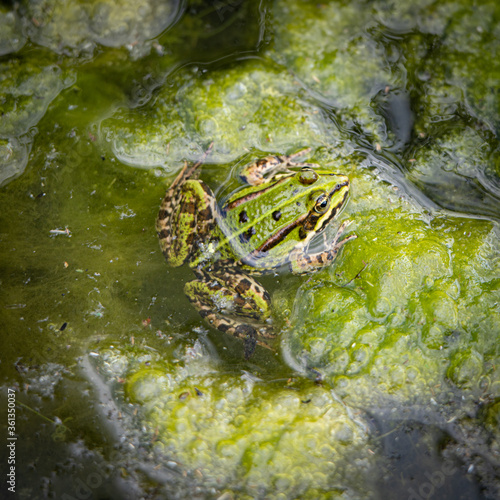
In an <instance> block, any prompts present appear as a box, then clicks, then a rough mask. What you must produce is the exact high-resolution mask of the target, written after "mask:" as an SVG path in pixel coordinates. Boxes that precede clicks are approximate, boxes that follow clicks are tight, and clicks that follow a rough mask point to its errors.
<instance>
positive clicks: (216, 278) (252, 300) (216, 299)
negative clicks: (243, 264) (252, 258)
mask: <svg viewBox="0 0 500 500" xmlns="http://www.w3.org/2000/svg"><path fill="white" fill-rule="evenodd" d="M196 275H197V277H198V279H196V280H194V281H190V282H188V283H186V285H185V287H184V292H185V293H186V295H187V296H188V298H189V300H190V301H191V303H192V304H193V306H194V307H195V308H196V309H197V310H198V312H199V313H200V315H201V317H202V318H203V319H204V320H205V321H206V322H207V323H208V324H210V325H211V326H212V327H214V328H217V329H218V330H219V331H221V332H224V333H227V334H229V335H232V336H234V337H238V338H240V339H241V340H243V342H244V349H245V358H246V359H248V358H249V357H250V356H251V355H252V354H253V352H254V351H255V347H256V345H260V346H262V347H266V348H268V349H272V347H271V343H272V342H271V341H272V339H273V338H275V335H274V334H273V333H272V329H271V327H270V326H269V325H266V324H265V322H266V320H268V319H269V317H270V312H271V310H270V306H271V300H270V298H269V295H268V293H267V292H266V290H265V289H264V288H263V287H262V286H261V285H260V284H259V283H258V282H257V281H255V280H254V279H253V278H251V277H250V276H247V275H245V274H242V273H238V272H235V271H231V270H227V269H226V270H222V269H220V270H218V271H215V272H214V271H212V272H210V273H209V272H207V271H199V270H197V271H196Z"/></svg>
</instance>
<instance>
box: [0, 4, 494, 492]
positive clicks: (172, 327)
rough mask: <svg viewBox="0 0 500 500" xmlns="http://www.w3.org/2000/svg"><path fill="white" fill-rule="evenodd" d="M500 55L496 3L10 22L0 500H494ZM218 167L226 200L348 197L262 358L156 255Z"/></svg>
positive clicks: (279, 278)
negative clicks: (159, 225) (286, 173)
mask: <svg viewBox="0 0 500 500" xmlns="http://www.w3.org/2000/svg"><path fill="white" fill-rule="evenodd" d="M499 53H500V6H499V4H498V2H495V1H493V0H489V1H488V0H485V1H483V2H472V1H467V0H455V1H451V0H440V1H437V0H434V1H432V0H418V1H415V2H409V1H398V0H396V1H394V2H386V1H382V0H379V1H378V0H374V1H368V0H365V1H363V0H355V1H324V2H321V3H317V2H307V1H303V0H274V1H266V0H263V1H261V2H250V1H243V0H221V1H209V2H202V1H196V0H192V1H184V2H177V1H175V0H170V1H164V2H160V1H154V0H148V1H144V2H131V1H129V0H120V1H116V2H111V1H107V0H101V1H97V0H95V1H94V0H92V1H87V2H84V1H80V0H75V1H73V2H64V1H62V0H36V1H24V0H23V1H19V2H9V1H7V2H2V3H0V265H1V273H0V283H1V288H0V290H1V299H0V326H1V330H0V331H1V335H2V349H1V353H2V354H1V358H0V361H1V362H0V374H1V397H0V407H1V411H0V415H1V420H0V428H1V429H2V439H3V450H4V451H3V452H2V454H1V456H0V464H1V466H0V470H1V472H2V484H1V491H2V498H19V499H38V498H40V499H42V498H55V499H66V500H74V499H88V498H92V499H93V498H96V499H103V498H113V499H114V498H117V499H118V498H120V499H121V498H130V499H136V498H137V499H138V498H145V499H153V498H167V499H193V498H194V499H212V498H213V499H220V500H231V499H254V498H257V499H342V500H351V499H352V500H354V499H378V498H389V499H392V498H394V499H409V500H420V499H429V498H434V499H438V498H439V499H446V500H448V499H450V500H451V499H454V500H455V499H488V498H498V497H499V495H500V473H499V471H500V343H499V341H500V227H499V220H500V141H499V136H500V59H499V58H498V54H499ZM210 144H213V146H212V149H211V151H210V154H209V155H208V157H207V158H206V160H205V165H204V166H203V170H202V178H203V180H204V181H205V182H206V183H207V185H209V187H210V189H211V190H212V191H213V192H214V193H215V196H216V197H217V199H219V200H223V199H224V197H227V195H228V194H229V193H230V192H232V191H233V190H234V189H235V188H237V187H238V186H239V185H241V182H240V179H239V174H240V172H241V169H242V168H243V167H244V166H245V165H247V164H248V163H249V162H251V161H253V160H256V159H258V158H261V157H265V156H268V155H289V154H293V153H296V152H297V151H300V150H302V149H305V148H310V151H309V152H308V153H307V154H306V155H305V157H304V160H303V161H306V162H310V163H316V164H319V165H320V166H321V168H322V169H323V170H325V171H327V172H332V173H339V174H343V175H346V176H348V177H349V179H350V192H349V200H348V202H347V204H346V205H345V207H344V209H343V210H342V212H341V213H340V214H339V215H338V216H337V218H336V220H335V222H334V223H333V224H332V230H333V231H334V230H335V227H337V226H338V224H339V223H341V222H342V221H346V220H350V221H352V224H351V225H350V226H349V228H348V234H356V235H357V238H356V239H355V240H352V241H349V243H347V244H346V245H345V246H344V247H343V248H342V249H341V251H340V253H339V255H338V256H337V258H336V259H335V260H334V261H333V262H332V264H331V265H329V266H327V267H325V268H323V269H321V270H319V271H318V272H316V273H313V274H305V275H302V276H294V275H291V274H288V273H276V274H271V275H267V276H264V277H262V278H257V280H258V281H259V282H260V283H261V284H262V285H263V286H264V287H265V288H266V290H268V292H269V295H270V297H271V302H272V324H273V329H274V332H275V333H276V334H277V339H276V342H275V349H274V350H269V349H263V348H261V347H259V346H257V349H256V351H255V353H254V354H253V355H252V356H251V357H250V358H249V359H245V357H244V347H243V343H242V342H241V341H240V340H239V339H236V338H232V337H230V336H228V335H225V334H223V333H221V332H218V331H217V330H216V329H214V328H210V326H209V325H208V324H207V323H205V322H204V321H203V319H202V318H201V317H200V315H199V314H198V313H197V311H196V309H195V308H194V307H192V305H191V304H190V302H189V300H188V298H187V297H185V296H184V294H183V292H182V290H183V288H184V285H185V283H186V282H188V281H190V280H192V279H193V273H192V271H191V270H190V269H189V267H188V266H181V267H178V268H169V267H168V266H167V264H166V263H165V259H164V257H163V255H162V253H161V250H160V247H159V243H158V237H157V235H156V231H155V219H156V216H157V214H158V209H159V205H160V202H161V200H162V198H163V196H164V194H165V191H166V188H167V187H168V185H169V184H170V183H171V182H172V181H173V180H174V179H175V177H176V175H177V174H178V172H179V171H180V169H181V168H182V166H183V165H184V162H185V161H187V162H196V161H198V160H200V158H202V156H203V154H204V152H205V151H206V150H207V148H208V147H209V145H210ZM334 235H335V232H333V236H334ZM4 491H5V493H4Z"/></svg>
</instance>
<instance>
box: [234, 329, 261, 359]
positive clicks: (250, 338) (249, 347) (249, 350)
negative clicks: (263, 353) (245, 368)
mask: <svg viewBox="0 0 500 500" xmlns="http://www.w3.org/2000/svg"><path fill="white" fill-rule="evenodd" d="M234 335H235V337H239V338H240V339H242V340H243V345H244V352H245V359H250V357H251V356H252V354H253V353H254V352H255V347H256V346H257V332H256V330H255V328H254V327H253V326H251V325H246V324H244V323H242V324H240V325H238V326H237V327H236V328H235V329H234Z"/></svg>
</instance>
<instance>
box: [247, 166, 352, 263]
mask: <svg viewBox="0 0 500 500" xmlns="http://www.w3.org/2000/svg"><path fill="white" fill-rule="evenodd" d="M274 181H276V182H274V183H273V184H272V188H271V189H270V191H271V190H272V191H273V193H271V192H269V193H266V194H269V195H270V196H271V195H272V199H270V200H269V203H268V204H269V207H270V209H269V210H268V211H267V213H269V214H271V212H272V217H267V218H266V217H265V215H266V213H264V214H263V215H262V216H261V219H262V222H263V223H265V221H266V220H267V221H268V222H267V226H266V229H267V231H265V232H264V231H261V233H262V236H263V240H262V241H261V242H260V245H258V246H256V254H262V253H263V252H269V251H273V252H274V253H278V254H282V255H284V254H286V253H287V252H289V251H291V250H292V249H293V248H294V247H296V246H297V245H305V244H307V243H309V242H310V241H311V240H312V239H313V238H314V236H315V235H316V234H318V233H320V232H321V231H323V230H324V229H325V228H326V226H327V225H328V223H329V222H330V221H331V220H332V219H333V218H334V217H335V216H336V215H337V214H338V213H339V212H340V210H341V209H342V207H343V206H344V205H345V203H346V201H347V195H348V192H349V179H348V178H347V177H346V176H345V175H338V174H331V173H329V172H326V171H318V170H313V169H312V168H310V167H303V168H302V169H301V170H300V171H298V172H295V173H287V174H281V175H277V176H275V177H274ZM271 219H273V220H271ZM274 221H276V222H274Z"/></svg>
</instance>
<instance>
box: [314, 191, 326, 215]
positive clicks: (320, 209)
mask: <svg viewBox="0 0 500 500" xmlns="http://www.w3.org/2000/svg"><path fill="white" fill-rule="evenodd" d="M329 205H330V198H328V196H327V195H326V194H325V193H323V194H321V195H319V196H318V199H317V200H316V204H315V205H314V211H315V212H316V213H318V214H324V213H325V212H326V211H327V210H328V207H329Z"/></svg>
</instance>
